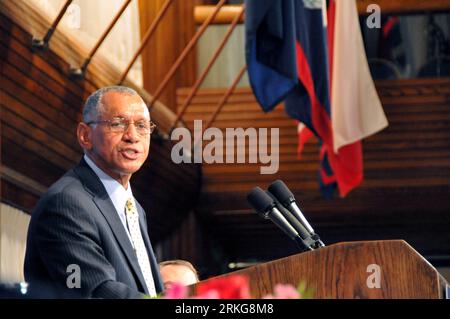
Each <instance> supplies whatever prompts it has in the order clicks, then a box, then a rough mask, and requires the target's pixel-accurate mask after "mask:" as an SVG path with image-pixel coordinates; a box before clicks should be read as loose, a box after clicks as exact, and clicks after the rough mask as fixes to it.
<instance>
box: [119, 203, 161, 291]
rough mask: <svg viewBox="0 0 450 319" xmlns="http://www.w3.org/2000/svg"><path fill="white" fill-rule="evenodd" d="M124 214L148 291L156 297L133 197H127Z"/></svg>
mask: <svg viewBox="0 0 450 319" xmlns="http://www.w3.org/2000/svg"><path fill="white" fill-rule="evenodd" d="M125 214H126V217H127V224H128V230H129V231H130V235H131V239H132V241H133V242H132V244H133V246H134V251H135V252H136V256H137V259H138V262H139V267H140V268H141V271H142V274H143V275H144V280H145V283H146V284H147V288H148V292H149V294H150V296H151V297H156V289H155V283H154V281H153V275H152V269H151V267H150V261H149V260H148V255H147V250H146V249H145V244H144V240H143V239H142V234H141V228H140V227H139V214H138V212H137V209H136V205H135V204H134V200H133V198H129V199H128V200H127V202H126V204H125Z"/></svg>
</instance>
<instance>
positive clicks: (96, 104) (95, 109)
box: [83, 85, 139, 123]
mask: <svg viewBox="0 0 450 319" xmlns="http://www.w3.org/2000/svg"><path fill="white" fill-rule="evenodd" d="M108 92H117V93H121V94H125V95H139V94H138V93H137V92H136V91H135V90H133V89H130V88H129V87H126V86H118V85H115V86H106V87H103V88H101V89H98V90H97V91H95V92H94V93H92V94H91V95H89V97H88V98H87V100H86V103H84V107H83V122H85V123H89V122H92V121H96V120H97V119H98V116H99V114H100V111H101V110H100V108H101V107H102V106H103V104H102V98H103V95H104V94H105V93H108Z"/></svg>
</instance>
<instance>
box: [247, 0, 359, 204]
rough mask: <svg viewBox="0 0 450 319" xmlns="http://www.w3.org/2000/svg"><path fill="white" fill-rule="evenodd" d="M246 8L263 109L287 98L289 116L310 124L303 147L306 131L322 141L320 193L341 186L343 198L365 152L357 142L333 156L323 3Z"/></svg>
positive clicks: (298, 0)
mask: <svg viewBox="0 0 450 319" xmlns="http://www.w3.org/2000/svg"><path fill="white" fill-rule="evenodd" d="M341 2H346V1H341ZM351 2H353V1H351ZM353 4H354V5H355V3H354V2H353ZM246 8H247V13H246V22H245V27H246V60H247V66H248V74H249V80H250V85H251V87H252V89H253V92H254V94H255V97H256V99H257V100H258V102H259V103H260V104H261V106H262V108H263V110H264V111H269V110H271V109H272V108H273V107H275V105H277V104H278V103H279V102H280V101H282V100H285V109H286V112H287V113H288V115H290V116H291V117H293V118H295V119H298V120H299V121H300V122H301V123H303V124H304V125H305V126H306V128H304V129H302V132H300V133H299V137H300V144H299V147H300V148H301V147H302V143H304V142H305V141H306V139H307V138H304V137H303V138H302V134H308V130H309V131H311V132H312V133H314V134H315V135H316V136H317V137H318V138H319V141H320V143H321V151H320V160H321V170H320V173H319V177H320V184H321V190H322V191H324V194H327V193H328V196H327V197H329V192H330V191H332V190H333V188H334V186H335V185H336V183H337V186H338V189H339V193H340V195H341V196H345V195H346V194H347V193H348V192H349V191H350V190H351V189H353V188H354V187H356V186H357V185H359V184H360V183H361V181H362V179H363V169H362V168H363V167H362V148H361V144H360V142H354V143H353V144H342V145H340V147H339V148H338V149H337V150H336V152H335V148H334V137H333V128H334V125H333V121H332V109H331V103H330V80H329V79H330V77H329V76H330V68H329V62H330V63H333V61H332V60H331V61H329V55H328V43H327V28H326V23H327V15H326V10H325V9H326V6H325V1H324V0H283V1H270V0H263V1H261V0H247V1H246ZM332 18H333V19H334V16H332ZM332 21H334V20H332ZM333 27H334V25H333ZM357 31H358V32H360V31H359V26H358V29H357ZM331 39H333V37H332V38H331ZM331 44H332V43H331ZM333 52H334V50H333ZM366 63H367V62H366ZM293 70H295V72H293ZM350 88H351V86H350ZM333 111H334V109H333ZM352 125H353V124H352Z"/></svg>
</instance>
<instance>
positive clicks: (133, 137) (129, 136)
mask: <svg viewBox="0 0 450 319" xmlns="http://www.w3.org/2000/svg"><path fill="white" fill-rule="evenodd" d="M123 137H124V139H125V140H127V141H129V142H132V143H134V142H137V141H138V140H139V137H140V135H139V133H138V132H137V130H136V126H135V125H134V122H132V123H129V124H128V127H127V128H126V129H125V132H123Z"/></svg>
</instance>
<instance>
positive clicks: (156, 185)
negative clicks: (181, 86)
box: [0, 3, 200, 240]
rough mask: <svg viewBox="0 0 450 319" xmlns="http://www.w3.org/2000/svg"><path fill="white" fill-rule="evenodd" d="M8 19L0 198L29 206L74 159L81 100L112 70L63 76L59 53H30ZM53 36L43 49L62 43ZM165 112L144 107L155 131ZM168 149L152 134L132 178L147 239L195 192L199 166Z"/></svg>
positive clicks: (25, 35) (2, 57)
mask: <svg viewBox="0 0 450 319" xmlns="http://www.w3.org/2000/svg"><path fill="white" fill-rule="evenodd" d="M5 5H6V4H5ZM9 5H11V3H9ZM22 5H23V3H22ZM13 8H14V7H13ZM6 9H8V7H6ZM11 17H15V16H14V15H12V16H8V15H5V14H4V13H3V12H2V14H1V15H0V107H1V200H2V201H4V202H7V203H9V204H12V205H13V206H16V207H19V208H22V209H23V210H25V211H26V212H31V211H32V209H33V207H34V205H35V204H36V201H37V200H38V198H39V196H40V195H41V194H42V193H43V192H44V191H45V190H46V189H47V187H48V186H50V185H51V184H52V183H53V182H55V181H56V180H57V179H58V178H59V177H61V176H62V175H63V173H64V172H65V171H66V170H68V169H69V168H71V167H72V166H74V165H76V164H77V163H78V162H79V160H80V159H81V156H82V150H81V148H80V147H79V145H78V142H77V140H76V135H75V133H76V126H77V123H78V121H80V119H81V110H82V105H83V102H84V99H85V98H86V97H87V96H88V95H89V94H90V93H91V92H93V91H94V90H96V89H97V88H98V87H99V86H104V85H112V84H114V83H115V82H114V80H115V79H118V78H119V77H118V76H119V72H118V70H114V68H111V67H110V68H108V70H109V72H110V74H111V76H109V75H108V73H107V72H101V73H95V70H96V68H98V67H99V66H98V65H93V66H92V69H93V70H94V72H89V73H88V75H87V79H84V80H79V81H74V80H71V79H69V76H68V73H67V70H68V69H69V67H70V65H69V64H68V63H67V61H66V60H65V59H64V58H65V57H64V56H59V55H57V54H56V53H55V52H54V51H53V50H52V49H50V50H48V51H43V52H33V51H31V50H30V43H31V38H32V35H31V34H30V33H29V31H27V30H25V29H24V28H22V27H21V26H19V25H18V23H17V21H16V20H14V19H13V18H11ZM21 17H22V18H23V16H21ZM29 23H31V20H30V22H29ZM58 36H59V38H61V35H58ZM59 38H58V37H56V38H54V39H53V40H52V41H54V43H52V44H51V47H50V48H52V45H55V47H57V46H58V45H60V46H61V47H63V45H61V43H60V42H58V41H59V40H58V39H59ZM66 46H68V47H70V46H71V43H70V42H66ZM79 58H80V60H81V58H82V57H81V56H80V57H79ZM140 93H142V95H143V96H144V97H145V98H147V97H148V93H146V92H145V91H142V90H141V91H140ZM173 116H174V115H173V113H171V112H170V111H168V110H167V109H165V108H164V107H163V106H162V105H161V104H158V107H157V108H154V109H153V113H152V118H153V120H154V121H156V123H157V124H158V125H159V126H160V129H163V130H164V128H166V129H167V126H168V125H169V123H171V117H173ZM170 150H171V143H170V142H167V141H162V140H160V139H156V138H155V135H153V136H152V145H151V149H150V156H149V159H148V160H147V162H146V163H145V164H144V167H143V168H142V169H141V171H139V172H138V173H136V174H135V176H133V179H132V183H133V191H134V193H135V194H136V197H137V198H138V200H139V201H140V202H141V203H142V204H143V206H144V208H146V210H147V213H148V214H149V219H148V220H149V224H150V235H151V237H152V239H154V240H159V239H161V238H163V237H164V236H165V235H166V234H168V233H169V232H170V231H171V230H172V229H173V228H175V227H177V226H178V225H179V224H180V222H181V220H182V219H183V218H184V217H185V216H186V215H187V213H188V212H189V211H190V209H191V207H192V206H193V204H194V203H195V200H196V198H197V194H198V187H199V182H200V180H199V176H200V170H199V169H200V168H199V167H198V166H195V165H175V164H174V163H173V162H172V161H171V159H170ZM174 198H176V200H174Z"/></svg>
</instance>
